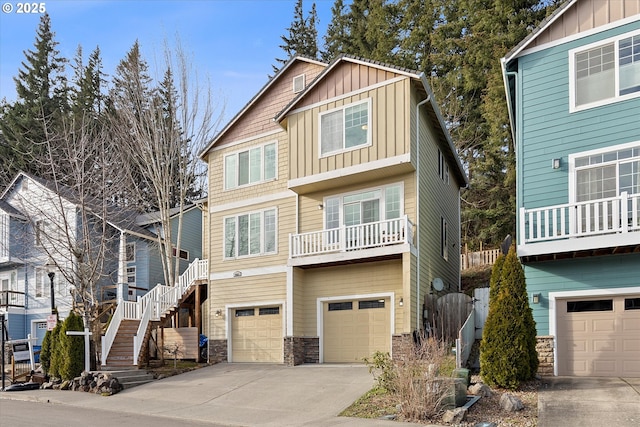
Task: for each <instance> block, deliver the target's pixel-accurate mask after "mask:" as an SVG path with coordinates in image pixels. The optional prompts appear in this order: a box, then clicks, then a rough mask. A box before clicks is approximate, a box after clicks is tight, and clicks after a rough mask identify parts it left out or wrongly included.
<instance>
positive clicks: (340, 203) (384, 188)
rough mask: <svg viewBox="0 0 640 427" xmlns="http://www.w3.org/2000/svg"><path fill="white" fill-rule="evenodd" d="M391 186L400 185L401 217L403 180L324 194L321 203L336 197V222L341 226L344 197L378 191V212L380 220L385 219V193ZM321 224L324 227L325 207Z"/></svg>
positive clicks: (402, 209) (401, 210)
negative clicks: (345, 191)
mask: <svg viewBox="0 0 640 427" xmlns="http://www.w3.org/2000/svg"><path fill="white" fill-rule="evenodd" d="M392 187H400V215H399V216H398V218H402V217H403V216H404V214H405V213H404V182H394V183H390V184H386V185H383V186H380V187H370V188H362V189H360V190H357V191H350V192H347V193H340V194H332V195H330V196H326V197H324V198H323V200H322V205H323V207H324V206H327V203H328V201H329V200H331V199H338V218H339V219H338V222H339V227H342V226H343V225H344V205H345V203H344V198H345V197H348V196H353V195H356V194H361V193H369V192H376V191H377V192H380V197H379V200H380V205H379V208H380V214H379V218H380V221H386V220H387V219H388V218H386V212H387V210H386V207H387V204H386V202H387V195H386V191H387V189H388V188H392ZM322 224H323V228H324V229H326V224H327V209H323V215H322Z"/></svg>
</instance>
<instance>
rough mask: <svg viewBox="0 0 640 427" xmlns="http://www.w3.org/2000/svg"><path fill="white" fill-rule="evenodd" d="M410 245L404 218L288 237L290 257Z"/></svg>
mask: <svg viewBox="0 0 640 427" xmlns="http://www.w3.org/2000/svg"><path fill="white" fill-rule="evenodd" d="M412 242H413V224H412V223H411V221H409V219H408V217H407V216H404V217H402V218H396V219H390V220H386V221H377V222H369V223H366V224H358V225H351V226H342V227H340V228H333V229H330V230H320V231H312V232H309V233H301V234H290V235H289V254H290V256H291V257H292V258H295V257H301V256H309V255H319V254H326V253H333V252H346V251H354V250H359V249H368V248H374V247H381V246H388V245H396V244H399V243H412Z"/></svg>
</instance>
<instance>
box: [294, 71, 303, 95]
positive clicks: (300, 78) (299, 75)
mask: <svg viewBox="0 0 640 427" xmlns="http://www.w3.org/2000/svg"><path fill="white" fill-rule="evenodd" d="M297 81H301V82H302V86H301V87H300V88H299V89H296V82H297ZM305 86H306V77H305V75H304V74H298V75H297V76H294V77H293V79H292V82H291V89H292V91H293V93H300V92H302V91H303V90H304V88H305Z"/></svg>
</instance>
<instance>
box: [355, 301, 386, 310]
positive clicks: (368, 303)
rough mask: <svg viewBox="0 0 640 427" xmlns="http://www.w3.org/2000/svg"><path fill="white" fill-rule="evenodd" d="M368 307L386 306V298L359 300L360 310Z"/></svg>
mask: <svg viewBox="0 0 640 427" xmlns="http://www.w3.org/2000/svg"><path fill="white" fill-rule="evenodd" d="M367 308H384V300H383V299H374V300H368V301H358V309H359V310H366V309H367Z"/></svg>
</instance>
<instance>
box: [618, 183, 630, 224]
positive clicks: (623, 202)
mask: <svg viewBox="0 0 640 427" xmlns="http://www.w3.org/2000/svg"><path fill="white" fill-rule="evenodd" d="M628 200H629V194H628V193H627V192H626V191H623V192H622V193H621V194H620V218H621V221H622V224H621V225H622V229H621V231H622V232H623V233H627V232H629V204H628V202H627V201H628Z"/></svg>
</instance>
